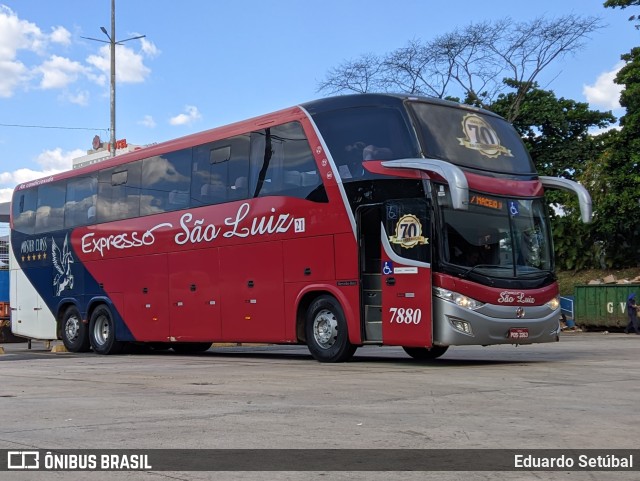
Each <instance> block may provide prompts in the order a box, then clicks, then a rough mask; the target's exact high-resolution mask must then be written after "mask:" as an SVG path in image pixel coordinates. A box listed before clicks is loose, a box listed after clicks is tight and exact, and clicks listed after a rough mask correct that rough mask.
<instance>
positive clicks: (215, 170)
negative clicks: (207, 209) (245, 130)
mask: <svg viewBox="0 0 640 481" xmlns="http://www.w3.org/2000/svg"><path fill="white" fill-rule="evenodd" d="M247 197H249V135H238V136H237V137H232V138H230V139H225V140H220V141H217V142H212V143H210V144H205V145H200V146H198V147H195V148H194V149H193V167H192V180H191V205H193V206H198V205H206V204H218V203H220V202H226V201H227V200H237V199H246V198H247Z"/></svg>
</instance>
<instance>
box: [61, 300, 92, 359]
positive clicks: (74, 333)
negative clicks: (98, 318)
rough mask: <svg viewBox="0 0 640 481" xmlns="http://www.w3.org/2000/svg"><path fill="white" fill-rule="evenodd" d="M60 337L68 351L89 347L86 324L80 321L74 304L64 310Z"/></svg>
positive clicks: (81, 350)
mask: <svg viewBox="0 0 640 481" xmlns="http://www.w3.org/2000/svg"><path fill="white" fill-rule="evenodd" d="M60 337H61V338H62V343H63V344H64V347H65V348H66V349H67V351H69V352H87V351H89V349H90V347H91V345H90V343H89V329H88V327H87V324H86V323H84V322H82V316H81V315H80V311H78V308H77V307H76V306H69V307H67V309H66V311H64V315H63V316H62V323H61V325H60Z"/></svg>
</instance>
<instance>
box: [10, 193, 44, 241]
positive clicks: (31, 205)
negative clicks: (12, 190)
mask: <svg viewBox="0 0 640 481" xmlns="http://www.w3.org/2000/svg"><path fill="white" fill-rule="evenodd" d="M37 202H38V191H37V190H36V189H31V190H25V191H23V192H22V193H20V194H17V195H15V196H14V198H13V204H12V208H13V228H14V229H15V230H16V231H17V232H21V233H23V234H33V229H34V227H35V224H36V205H37Z"/></svg>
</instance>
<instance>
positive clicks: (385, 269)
mask: <svg viewBox="0 0 640 481" xmlns="http://www.w3.org/2000/svg"><path fill="white" fill-rule="evenodd" d="M382 273H383V274H384V275H385V276H388V275H389V274H393V262H391V261H384V265H383V266H382Z"/></svg>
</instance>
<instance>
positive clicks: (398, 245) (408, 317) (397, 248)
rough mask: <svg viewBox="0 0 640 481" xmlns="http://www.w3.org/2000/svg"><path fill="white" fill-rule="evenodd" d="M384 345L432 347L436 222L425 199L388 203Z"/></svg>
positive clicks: (383, 279) (384, 234) (384, 226)
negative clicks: (434, 231) (432, 281)
mask: <svg viewBox="0 0 640 481" xmlns="http://www.w3.org/2000/svg"><path fill="white" fill-rule="evenodd" d="M381 224H382V225H381V236H380V243H381V263H380V274H381V282H380V286H381V292H382V313H381V314H382V341H383V344H388V345H397V346H406V347H431V345H432V308H431V294H432V292H431V279H432V277H431V244H432V236H431V218H430V210H429V205H428V203H427V202H426V201H425V200H422V199H397V200H390V201H387V202H385V203H384V205H383V212H382V223H381Z"/></svg>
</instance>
